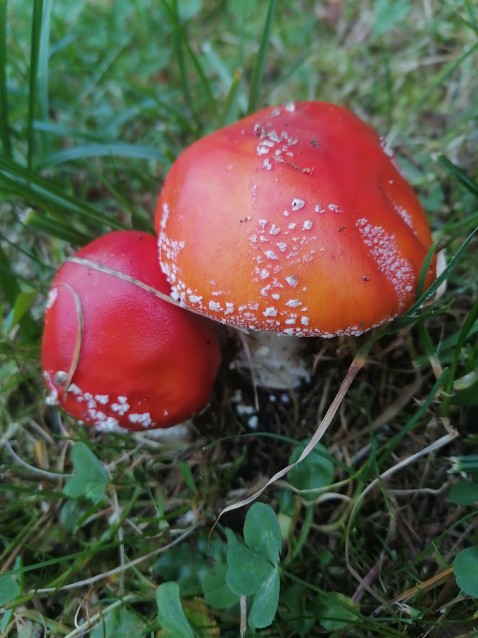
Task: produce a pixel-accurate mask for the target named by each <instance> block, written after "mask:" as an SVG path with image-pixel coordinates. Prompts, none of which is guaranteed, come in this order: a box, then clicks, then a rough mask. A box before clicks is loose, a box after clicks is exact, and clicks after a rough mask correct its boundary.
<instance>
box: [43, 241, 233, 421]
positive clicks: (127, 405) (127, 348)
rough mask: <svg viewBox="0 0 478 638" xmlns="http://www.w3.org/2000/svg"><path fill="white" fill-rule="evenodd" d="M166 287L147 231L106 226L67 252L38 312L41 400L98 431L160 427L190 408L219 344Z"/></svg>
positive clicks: (213, 367)
mask: <svg viewBox="0 0 478 638" xmlns="http://www.w3.org/2000/svg"><path fill="white" fill-rule="evenodd" d="M169 292H170V288H169V284H168V283H167V281H166V278H165V276H164V275H163V273H162V272H161V270H160V269H159V267H158V257H157V245H156V239H155V237H154V236H153V235H150V234H148V233H144V232H137V231H115V232H111V233H108V234H106V235H103V236H102V237H100V238H98V239H96V240H95V241H93V242H91V243H90V244H88V245H87V246H85V247H84V248H81V249H80V250H79V251H78V252H76V253H75V255H74V256H73V257H72V258H70V259H69V260H67V261H66V262H65V263H64V264H63V265H62V266H61V267H60V269H59V271H58V272H57V274H56V276H55V278H54V280H53V283H52V286H51V289H50V292H49V296H48V302H47V308H46V313H45V327H44V333H43V341H42V357H41V358H42V368H43V376H44V379H45V383H46V385H47V387H48V389H49V392H50V394H49V397H48V402H49V403H50V404H60V405H61V406H62V407H63V408H64V409H65V410H66V411H67V412H68V413H69V414H71V415H72V416H73V417H75V418H76V419H79V420H81V421H83V422H84V423H86V424H87V425H91V426H94V427H96V428H97V429H98V430H100V431H124V430H139V431H143V430H149V429H153V428H167V427H169V426H172V425H175V424H178V423H180V422H182V421H184V420H185V419H188V418H189V417H191V416H193V415H194V414H196V413H197V412H199V411H200V410H201V409H202V408H203V407H204V406H205V404H206V403H207V401H208V399H209V395H210V392H211V389H212V386H213V383H214V379H215V376H216V372H217V370H218V366H219V363H220V359H221V354H220V348H219V343H218V341H217V337H216V335H215V331H214V327H213V324H212V322H209V321H207V320H206V319H204V318H203V317H198V316H197V315H194V314H192V313H190V312H188V311H186V310H184V309H182V308H178V307H176V306H175V305H173V304H171V303H169V302H168V301H167V298H168V297H169ZM161 295H162V296H163V297H165V298H166V300H165V299H163V298H161Z"/></svg>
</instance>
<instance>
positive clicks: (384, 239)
mask: <svg viewBox="0 0 478 638" xmlns="http://www.w3.org/2000/svg"><path fill="white" fill-rule="evenodd" d="M356 226H357V228H358V229H359V231H360V234H361V236H362V240H363V242H364V244H365V246H367V247H368V248H369V250H370V255H371V256H372V257H373V258H374V259H375V262H376V263H377V266H378V268H379V270H380V272H382V273H383V274H384V276H385V277H386V278H387V279H388V280H389V281H390V282H391V284H392V285H393V287H394V289H395V292H396V295H397V299H398V306H399V311H401V310H402V309H403V307H404V305H405V304H406V302H407V300H409V299H410V293H411V292H412V291H413V288H414V286H415V274H414V271H413V267H412V265H411V264H410V262H408V261H407V260H406V259H405V258H404V257H401V256H400V252H399V248H398V245H397V241H396V239H395V235H394V234H393V233H388V232H387V231H386V230H385V229H384V228H382V227H381V226H375V225H373V224H371V223H369V221H368V220H367V219H365V218H364V217H362V218H360V219H359V220H357V222H356Z"/></svg>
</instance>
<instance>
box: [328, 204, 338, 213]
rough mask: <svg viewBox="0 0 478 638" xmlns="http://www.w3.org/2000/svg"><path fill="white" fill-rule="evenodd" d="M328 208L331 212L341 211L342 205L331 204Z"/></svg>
mask: <svg viewBox="0 0 478 638" xmlns="http://www.w3.org/2000/svg"><path fill="white" fill-rule="evenodd" d="M327 208H328V209H329V210H330V212H331V213H340V206H337V204H329V205H328V206H327Z"/></svg>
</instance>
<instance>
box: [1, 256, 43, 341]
mask: <svg viewBox="0 0 478 638" xmlns="http://www.w3.org/2000/svg"><path fill="white" fill-rule="evenodd" d="M0 289H1V290H3V294H4V295H5V299H6V300H7V302H8V304H9V305H10V306H11V307H13V306H14V305H15V302H16V300H17V298H18V297H19V295H20V294H21V293H22V289H21V287H20V285H19V283H18V280H17V277H16V275H15V273H14V272H13V270H12V269H11V266H10V262H9V259H8V256H7V254H6V252H5V251H4V250H3V248H2V247H1V246H0ZM19 325H20V329H21V330H22V332H23V335H24V336H25V337H26V338H27V339H30V338H33V337H36V336H38V334H39V332H40V329H39V326H38V325H37V323H36V322H35V320H34V319H33V317H32V315H31V313H30V311H29V310H27V311H26V312H25V313H24V314H23V316H22V317H21V319H20V320H19Z"/></svg>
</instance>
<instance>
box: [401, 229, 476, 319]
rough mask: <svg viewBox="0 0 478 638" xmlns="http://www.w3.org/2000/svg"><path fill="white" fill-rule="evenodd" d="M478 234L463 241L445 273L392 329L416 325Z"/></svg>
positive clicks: (473, 232) (471, 235)
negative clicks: (425, 307)
mask: <svg viewBox="0 0 478 638" xmlns="http://www.w3.org/2000/svg"><path fill="white" fill-rule="evenodd" d="M477 234H478V228H475V230H473V231H472V232H471V233H470V234H469V235H468V236H467V237H466V239H465V240H464V241H463V243H462V244H461V246H460V247H459V248H458V250H457V251H456V253H455V254H454V255H453V256H452V258H451V259H450V261H449V263H448V265H447V267H446V268H445V269H444V271H443V272H442V273H441V274H440V275H439V276H438V277H437V278H436V279H435V281H434V282H433V283H432V284H431V285H430V287H429V288H427V290H425V292H424V293H422V294H421V295H420V297H419V298H418V299H417V301H416V302H415V303H414V304H413V306H412V307H411V308H410V309H409V310H408V311H407V312H406V314H404V315H402V316H400V317H397V318H396V319H395V320H394V322H393V324H392V327H393V328H396V329H401V328H403V327H404V326H407V325H409V324H411V323H414V322H415V321H416V320H417V319H418V317H419V316H420V309H421V308H422V306H423V304H424V303H425V302H426V301H428V300H429V299H430V298H431V297H432V296H433V295H434V294H435V293H436V291H437V290H438V288H439V287H440V286H441V284H442V283H443V282H444V281H445V280H446V279H448V277H449V276H450V274H451V273H452V271H453V270H454V269H455V268H456V266H457V264H458V262H459V261H460V259H461V258H462V256H463V254H464V252H465V251H466V249H467V248H468V246H469V245H470V243H471V241H472V240H473V238H474V237H475V235H477Z"/></svg>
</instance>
